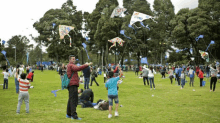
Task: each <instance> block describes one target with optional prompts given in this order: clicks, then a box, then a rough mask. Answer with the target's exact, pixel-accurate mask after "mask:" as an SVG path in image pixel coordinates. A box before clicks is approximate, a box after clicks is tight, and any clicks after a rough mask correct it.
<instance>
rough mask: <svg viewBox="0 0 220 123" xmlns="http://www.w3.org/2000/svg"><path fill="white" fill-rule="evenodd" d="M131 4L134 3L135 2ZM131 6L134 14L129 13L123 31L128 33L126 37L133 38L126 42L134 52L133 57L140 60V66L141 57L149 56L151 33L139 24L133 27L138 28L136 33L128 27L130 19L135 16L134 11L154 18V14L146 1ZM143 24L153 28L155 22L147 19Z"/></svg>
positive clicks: (135, 2) (139, 0) (141, 0)
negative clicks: (148, 47)
mask: <svg viewBox="0 0 220 123" xmlns="http://www.w3.org/2000/svg"><path fill="white" fill-rule="evenodd" d="M123 2H125V1H123ZM131 2H132V3H133V1H131ZM124 4H126V3H124ZM130 6H131V10H132V13H129V14H128V15H126V16H125V18H124V19H125V20H124V22H123V26H122V29H124V30H126V32H127V34H126V35H128V36H129V37H131V40H128V39H126V41H127V43H128V46H129V49H130V51H132V52H133V55H134V56H136V58H137V60H138V65H139V64H140V62H139V61H140V56H142V57H145V56H147V54H148V49H147V45H148V43H147V39H149V38H150V33H151V31H149V30H148V29H147V28H144V27H142V26H141V25H140V23H139V22H136V23H135V24H134V25H132V26H133V27H135V28H136V33H135V32H134V30H132V29H131V28H129V27H128V24H129V23H130V19H131V16H132V14H133V11H137V12H141V13H143V14H147V15H151V16H153V12H152V11H151V9H150V4H149V3H148V2H147V1H146V0H135V1H134V4H132V5H130ZM143 23H144V25H149V26H151V24H152V23H153V22H152V21H151V20H148V19H147V20H144V21H143ZM138 27H140V28H138ZM128 52H129V51H127V54H128Z"/></svg>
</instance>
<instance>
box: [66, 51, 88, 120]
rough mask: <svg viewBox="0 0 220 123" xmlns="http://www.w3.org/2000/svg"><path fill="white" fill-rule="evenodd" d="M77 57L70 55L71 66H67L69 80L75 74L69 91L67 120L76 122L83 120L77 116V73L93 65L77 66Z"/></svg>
mask: <svg viewBox="0 0 220 123" xmlns="http://www.w3.org/2000/svg"><path fill="white" fill-rule="evenodd" d="M75 61H76V59H75V56H73V55H70V56H69V64H68V65H67V76H68V78H71V75H72V74H73V76H72V78H71V79H70V83H69V87H68V91H69V100H68V103H67V114H66V117H67V118H72V119H76V120H81V118H79V117H78V116H77V113H76V107H77V104H78V87H79V76H78V73H77V71H81V70H83V69H85V68H87V67H88V66H89V65H92V63H91V62H90V63H86V64H84V65H81V66H76V65H75Z"/></svg>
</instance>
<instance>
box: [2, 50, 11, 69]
mask: <svg viewBox="0 0 220 123" xmlns="http://www.w3.org/2000/svg"><path fill="white" fill-rule="evenodd" d="M1 53H2V54H3V55H4V56H5V59H6V61H7V62H8V65H9V66H10V63H9V61H8V59H7V57H6V51H4V50H2V51H1Z"/></svg>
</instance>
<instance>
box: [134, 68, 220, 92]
mask: <svg viewBox="0 0 220 123" xmlns="http://www.w3.org/2000/svg"><path fill="white" fill-rule="evenodd" d="M205 70H206V77H207V78H209V77H210V76H211V79H210V91H213V92H214V91H215V88H216V82H217V74H218V72H219V71H218V70H217V69H216V66H215V65H207V66H206V68H205ZM166 73H168V74H169V79H170V82H171V84H172V83H173V79H174V78H175V80H176V82H177V83H178V86H181V88H180V89H183V88H184V86H185V83H186V77H187V76H188V77H189V79H190V82H189V86H190V87H191V86H194V78H195V77H196V76H197V77H198V78H199V80H200V87H202V86H203V79H204V71H203V70H202V69H201V68H200V67H199V66H197V67H196V69H195V70H194V67H193V66H189V65H188V66H187V67H185V66H184V65H182V66H176V67H171V66H169V67H168V68H166V66H165V67H162V68H161V75H162V78H165V74H166ZM135 74H136V71H135ZM154 74H156V72H155V70H154V69H153V67H152V66H150V67H149V68H147V67H146V65H144V66H143V70H142V77H143V82H144V85H146V81H147V84H148V85H149V81H150V88H151V89H152V84H153V87H154V89H155V84H154Z"/></svg>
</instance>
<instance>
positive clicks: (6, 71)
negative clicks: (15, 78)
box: [2, 69, 10, 89]
mask: <svg viewBox="0 0 220 123" xmlns="http://www.w3.org/2000/svg"><path fill="white" fill-rule="evenodd" d="M2 74H3V75H4V85H3V89H8V77H9V76H10V74H9V73H8V69H6V70H5V72H2Z"/></svg>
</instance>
